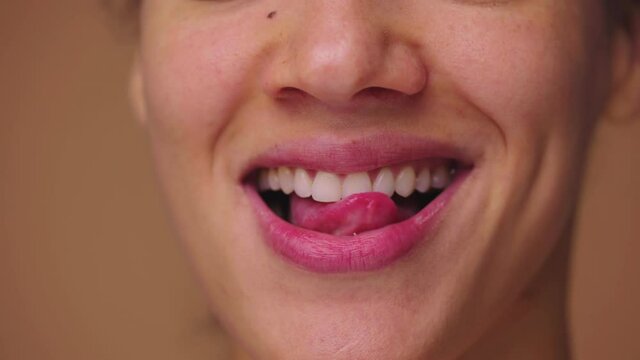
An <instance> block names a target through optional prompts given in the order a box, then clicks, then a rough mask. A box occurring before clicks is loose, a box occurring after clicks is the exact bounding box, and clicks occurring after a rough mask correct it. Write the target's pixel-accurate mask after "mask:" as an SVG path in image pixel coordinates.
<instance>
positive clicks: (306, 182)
mask: <svg viewBox="0 0 640 360" xmlns="http://www.w3.org/2000/svg"><path fill="white" fill-rule="evenodd" d="M312 184H313V181H312V180H311V176H309V173H307V171H306V170H304V169H300V168H298V169H296V171H295V173H294V175H293V189H294V191H295V192H296V195H298V196H299V197H301V198H308V197H309V196H311V185H312Z"/></svg>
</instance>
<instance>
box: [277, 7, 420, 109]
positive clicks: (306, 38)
mask: <svg viewBox="0 0 640 360" xmlns="http://www.w3.org/2000/svg"><path fill="white" fill-rule="evenodd" d="M334 10H335V9H334ZM354 13H355V12H349V11H345V12H344V13H343V14H342V16H338V17H337V18H336V16H335V14H333V15H334V16H316V17H314V19H315V20H313V21H310V22H309V23H306V24H304V25H305V26H302V27H300V28H297V29H292V30H291V31H292V36H291V37H290V39H291V41H290V43H289V44H287V45H286V46H283V47H282V48H281V51H280V52H279V55H278V56H280V57H281V58H280V59H279V60H276V61H274V62H273V64H276V65H275V68H272V69H270V70H271V71H270V74H271V75H270V77H269V78H268V81H267V89H266V91H267V93H269V94H270V95H271V96H272V97H275V98H288V97H290V96H291V95H292V94H296V93H297V94H305V95H308V96H311V97H313V98H315V99H316V100H317V101H320V102H322V103H324V104H326V105H331V106H342V105H346V104H349V103H350V102H351V101H352V100H353V99H354V98H355V97H358V96H366V95H367V94H372V93H376V94H379V93H380V92H381V91H383V92H386V93H393V94H394V95H395V96H411V95H415V94H417V93H419V92H421V91H422V90H423V89H424V88H425V86H426V83H427V70H426V67H425V66H424V63H423V61H422V60H421V56H420V54H419V51H418V50H417V49H415V48H413V47H412V46H411V45H410V44H408V43H406V42H404V41H402V39H401V37H400V36H398V37H394V34H393V32H392V31H390V30H389V29H385V28H383V27H382V26H379V25H377V24H375V23H374V22H373V21H369V20H367V18H368V17H366V16H363V15H362V12H358V13H356V15H353V16H350V14H354ZM322 19H327V20H322ZM371 89H375V91H374V92H371V91H365V90H371ZM377 98H379V97H377Z"/></svg>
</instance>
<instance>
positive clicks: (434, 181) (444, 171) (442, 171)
mask: <svg viewBox="0 0 640 360" xmlns="http://www.w3.org/2000/svg"><path fill="white" fill-rule="evenodd" d="M449 181H451V176H450V174H449V169H448V168H447V167H446V166H444V165H439V166H438V167H437V168H436V169H435V171H434V172H433V174H432V176H431V186H433V187H434V188H436V189H444V188H445V187H447V185H449Z"/></svg>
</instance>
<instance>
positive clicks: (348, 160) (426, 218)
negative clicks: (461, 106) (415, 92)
mask: <svg viewBox="0 0 640 360" xmlns="http://www.w3.org/2000/svg"><path fill="white" fill-rule="evenodd" d="M464 144H465V146H464V147H461V146H456V145H455V144H451V143H441V142H436V141H434V140H431V139H424V138H419V137H413V136H405V135H397V134H379V135H372V136H367V137H362V138H353V139H341V140H336V139H334V138H322V137H316V138H313V139H305V141H294V142H287V143H282V144H278V146H275V147H273V148H272V149H270V150H268V151H266V152H265V153H263V154H261V155H260V156H259V157H257V158H255V159H253V160H252V161H251V162H250V163H249V164H247V169H246V171H245V172H244V174H245V175H244V176H243V177H242V178H241V182H242V186H243V189H244V192H245V194H246V195H247V198H248V200H249V202H250V204H251V205H252V207H253V209H254V211H255V215H256V219H257V220H258V225H259V228H260V230H261V232H262V236H261V237H260V238H261V239H262V240H264V241H265V242H266V244H267V245H268V246H269V247H270V248H271V249H272V250H274V252H275V253H276V254H278V255H280V256H281V257H283V258H285V259H286V260H289V261H290V262H291V263H294V264H295V265H298V266H300V267H302V268H304V269H306V270H310V271H312V272H317V273H344V272H358V271H373V270H377V269H381V268H383V267H386V266H388V265H390V264H392V263H394V262H395V261H396V260H398V259H400V258H402V257H403V256H404V255H406V254H408V253H409V252H410V251H411V250H412V249H414V248H415V247H416V245H417V244H419V243H428V242H430V241H431V240H433V239H435V238H436V237H437V234H438V233H439V231H438V229H439V228H440V227H441V226H440V224H442V223H443V220H444V218H445V216H444V214H445V211H443V210H444V209H445V208H447V205H448V204H449V203H451V199H452V198H453V197H454V195H455V194H456V193H457V192H458V189H460V188H461V184H463V183H464V182H465V179H467V178H469V176H468V175H469V174H471V172H472V170H473V168H474V165H473V164H474V163H475V161H474V159H478V158H479V156H480V153H479V152H478V151H477V150H476V149H474V148H473V147H472V146H470V145H472V144H473V143H472V142H465V143H464ZM454 218H455V217H451V219H454Z"/></svg>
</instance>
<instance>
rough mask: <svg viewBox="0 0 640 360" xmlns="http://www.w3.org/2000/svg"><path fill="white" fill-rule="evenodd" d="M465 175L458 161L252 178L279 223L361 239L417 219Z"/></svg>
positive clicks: (289, 170)
mask: <svg viewBox="0 0 640 360" xmlns="http://www.w3.org/2000/svg"><path fill="white" fill-rule="evenodd" d="M463 169H464V167H463V166H462V165H461V164H460V163H459V162H457V161H455V160H453V159H432V160H423V161H418V162H412V163H408V164H402V165H396V166H388V167H382V168H378V169H375V170H373V171H367V172H355V173H349V174H336V173H331V172H325V171H315V170H308V169H304V168H300V167H284V166H281V167H277V168H261V169H258V170H256V171H255V172H253V173H252V175H251V176H250V178H251V179H252V180H251V182H252V184H253V186H255V187H256V189H257V191H258V192H259V194H260V197H261V198H262V200H263V201H264V203H265V204H266V205H267V206H268V207H269V209H271V211H272V212H273V213H274V214H276V215H277V216H278V217H279V218H280V219H282V220H284V221H286V222H288V223H290V224H292V225H294V226H297V227H300V228H303V229H307V230H312V231H316V232H319V233H324V234H330V235H336V236H357V235H358V234H362V233H364V232H367V231H371V230H375V229H379V228H382V227H385V226H388V225H392V224H396V223H399V222H402V221H404V220H407V219H409V218H411V217H413V216H415V215H416V214H418V213H419V212H420V211H422V210H423V209H424V208H425V207H427V206H428V205H429V204H430V203H431V202H433V201H434V200H435V199H436V198H437V197H438V196H439V195H440V194H442V192H443V191H444V190H445V189H446V188H447V187H448V186H449V185H450V184H451V183H452V182H453V180H454V179H455V177H456V175H457V174H458V173H460V171H461V170H463Z"/></svg>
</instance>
